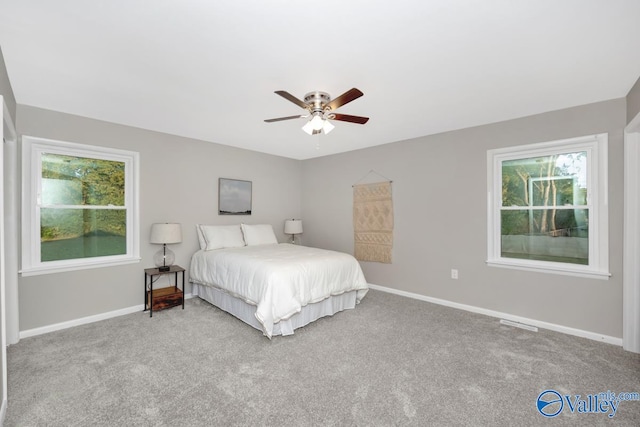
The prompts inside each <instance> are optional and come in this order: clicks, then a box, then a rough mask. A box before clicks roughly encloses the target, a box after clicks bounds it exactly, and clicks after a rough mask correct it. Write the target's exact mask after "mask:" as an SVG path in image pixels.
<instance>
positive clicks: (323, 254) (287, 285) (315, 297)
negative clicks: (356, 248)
mask: <svg viewBox="0 0 640 427" xmlns="http://www.w3.org/2000/svg"><path fill="white" fill-rule="evenodd" d="M189 274H190V280H191V281H192V282H195V283H199V284H202V285H209V286H215V287H217V288H220V289H223V290H224V291H226V292H228V293H229V294H231V295H233V296H235V297H237V298H241V299H242V300H244V301H245V302H247V303H249V304H251V305H255V306H256V314H255V316H256V319H258V321H259V322H260V323H261V324H262V325H263V327H264V333H265V335H267V336H268V337H271V335H272V333H273V325H274V324H275V323H277V322H279V321H280V320H282V319H287V318H289V317H290V316H292V315H294V314H295V313H298V312H299V311H300V310H301V308H302V307H303V306H305V305H307V304H310V303H315V302H318V301H322V300H324V299H325V298H328V297H330V296H332V295H339V294H342V293H344V292H348V291H353V290H355V291H357V301H358V302H359V301H360V300H361V299H362V298H363V297H364V296H365V294H366V293H367V291H368V286H367V282H366V280H365V278H364V275H363V273H362V269H361V268H360V264H358V262H357V261H356V259H355V258H354V257H353V256H351V255H349V254H345V253H341V252H335V251H327V250H324V249H317V248H310V247H306V246H299V245H292V244H288V243H280V244H273V245H258V246H245V247H242V248H229V249H217V250H212V251H203V250H200V251H198V252H196V253H195V254H194V255H193V257H192V259H191V268H190V272H189Z"/></svg>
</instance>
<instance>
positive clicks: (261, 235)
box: [241, 224, 278, 246]
mask: <svg viewBox="0 0 640 427" xmlns="http://www.w3.org/2000/svg"><path fill="white" fill-rule="evenodd" d="M241 225H242V234H243V235H244V241H245V242H246V243H247V246H255V245H271V244H274V243H278V239H276V235H275V234H274V232H273V227H272V226H271V224H258V225H248V224H241Z"/></svg>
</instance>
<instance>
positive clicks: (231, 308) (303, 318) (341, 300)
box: [191, 282, 357, 336]
mask: <svg viewBox="0 0 640 427" xmlns="http://www.w3.org/2000/svg"><path fill="white" fill-rule="evenodd" d="M191 293H192V294H193V296H197V297H200V298H202V299H203V300H205V301H207V302H209V303H211V304H213V305H215V306H216V307H218V308H219V309H221V310H224V311H226V312H227V313H230V314H232V315H233V316H235V317H237V318H238V319H240V320H242V321H243V322H245V323H246V324H248V325H251V326H253V327H254V328H256V329H258V330H259V331H262V333H264V330H263V328H262V325H261V324H260V322H258V319H256V316H255V313H256V306H255V305H251V304H249V303H246V302H245V301H243V300H241V299H238V298H235V297H233V296H231V295H229V294H228V293H226V292H224V291H221V290H220V289H218V288H216V287H213V286H205V285H200V284H198V283H193V282H192V283H191ZM356 294H357V291H351V292H345V293H343V294H340V295H334V296H331V297H329V298H327V299H324V300H322V301H320V302H316V303H312V304H307V305H306V306H304V307H302V310H301V311H300V312H299V313H296V314H294V315H293V316H291V317H290V318H288V319H286V320H281V321H279V322H278V323H276V324H274V325H273V334H272V335H274V336H275V335H293V331H294V329H297V328H301V327H303V326H305V325H308V324H309V323H311V322H313V321H315V320H318V319H319V318H321V317H325V316H332V315H334V314H335V313H338V312H339V311H342V310H347V309H352V308H355V306H356Z"/></svg>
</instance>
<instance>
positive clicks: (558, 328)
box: [369, 283, 622, 347]
mask: <svg viewBox="0 0 640 427" xmlns="http://www.w3.org/2000/svg"><path fill="white" fill-rule="evenodd" d="M369 287H370V288H371V289H375V290H377V291H382V292H387V293H390V294H396V295H401V296H403V297H408V298H413V299H417V300H421V301H426V302H430V303H433V304H438V305H444V306H447V307H452V308H457V309H459V310H465V311H470V312H472V313H478V314H484V315H486V316H491V317H496V318H498V319H506V320H510V321H512V322H518V323H524V324H527V325H532V326H536V327H538V328H541V329H548V330H550V331H555V332H561V333H563V334H567V335H574V336H577V337H582V338H588V339H590V340H594V341H601V342H605V343H607V344H612V345H617V346H620V347H621V346H622V338H616V337H612V336H609V335H602V334H598V333H596V332H590V331H584V330H582V329H575V328H570V327H568V326H562V325H556V324H554V323H548V322H542V321H540V320H535V319H529V318H526V317H520V316H514V315H512V314H507V313H501V312H499V311H494V310H488V309H486V308H480V307H475V306H472V305H466V304H460V303H457V302H452V301H447V300H444V299H439V298H432V297H427V296H424V295H420V294H414V293H412V292H406V291H400V290H398V289H393V288H387V287H385V286H380V285H374V284H371V283H369Z"/></svg>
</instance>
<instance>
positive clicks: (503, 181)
mask: <svg viewBox="0 0 640 427" xmlns="http://www.w3.org/2000/svg"><path fill="white" fill-rule="evenodd" d="M487 172H488V184H487V186H488V261H487V262H488V264H489V265H494V266H502V267H512V268H521V269H529V270H537V271H549V272H556V273H563V274H573V275H579V276H588V277H601V278H608V277H609V250H608V240H609V239H608V213H607V135H606V134H601V135H593V136H587V137H580V138H573V139H567V140H562V141H553V142H545V143H539V144H532V145H524V146H518V147H509V148H502V149H496V150H489V152H488V153H487Z"/></svg>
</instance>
